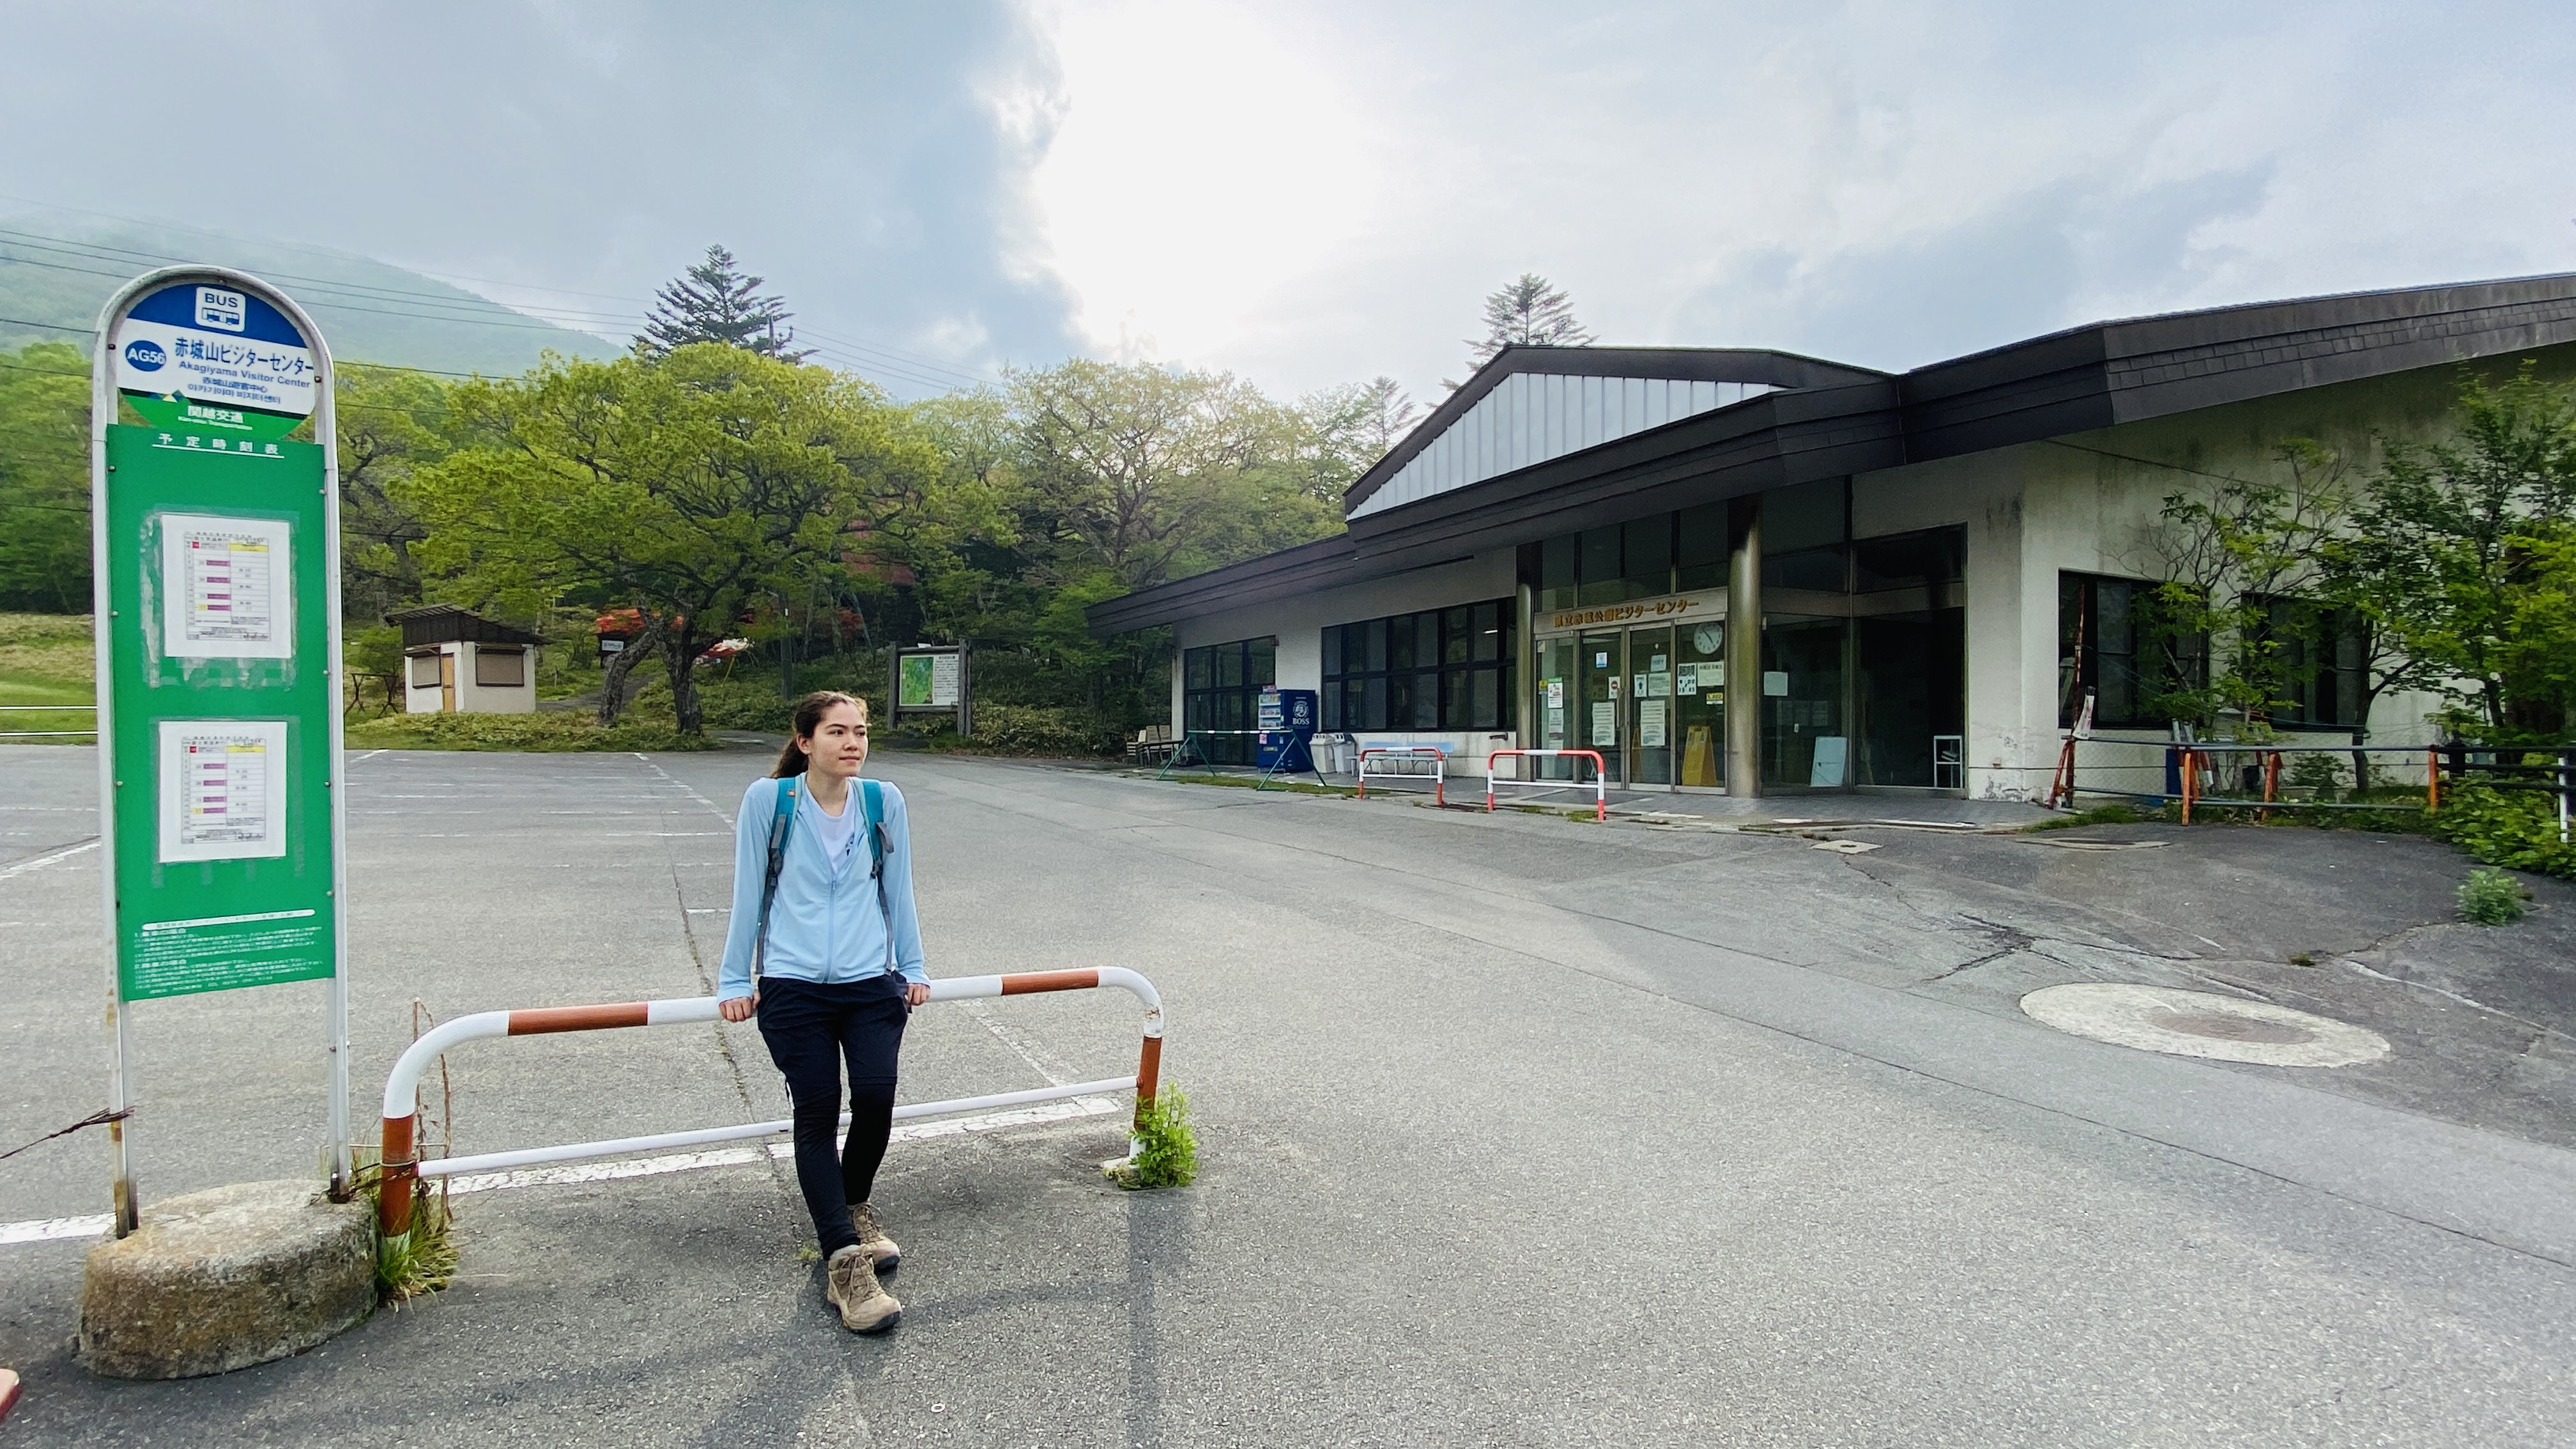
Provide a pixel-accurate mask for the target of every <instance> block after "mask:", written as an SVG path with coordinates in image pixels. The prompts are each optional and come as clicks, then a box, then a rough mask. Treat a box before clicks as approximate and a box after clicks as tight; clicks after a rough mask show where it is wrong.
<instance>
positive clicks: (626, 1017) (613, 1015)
mask: <svg viewBox="0 0 2576 1449" xmlns="http://www.w3.org/2000/svg"><path fill="white" fill-rule="evenodd" d="M645 1016H646V1013H645V1007H644V1003H643V1002H640V1001H623V1002H619V1003H618V1004H617V1005H615V1006H540V1007H535V1008H532V1009H530V1010H527V1011H514V1012H511V1013H510V1035H512V1036H541V1035H543V1034H545V1033H546V1032H550V1031H604V1030H606V1029H608V1028H610V1027H618V1026H643V1025H645V1024H646V1023H645Z"/></svg>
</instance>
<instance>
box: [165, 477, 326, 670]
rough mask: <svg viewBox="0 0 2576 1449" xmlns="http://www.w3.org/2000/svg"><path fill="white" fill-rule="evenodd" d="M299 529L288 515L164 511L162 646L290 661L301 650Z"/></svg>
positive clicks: (196, 655) (177, 653)
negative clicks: (297, 585)
mask: <svg viewBox="0 0 2576 1449" xmlns="http://www.w3.org/2000/svg"><path fill="white" fill-rule="evenodd" d="M291 535H292V528H291V526H290V525H289V524H288V523H286V521H285V520H283V519H269V518H219V517H214V516H211V515H206V514H193V513H165V514H163V515H162V516H161V614H162V618H161V652H162V654H163V655H164V656H166V657H168V658H172V659H284V658H287V657H289V656H290V655H292V654H293V653H294V652H295V605H294V597H295V568H294V559H293V555H292V548H293V544H292V541H291Z"/></svg>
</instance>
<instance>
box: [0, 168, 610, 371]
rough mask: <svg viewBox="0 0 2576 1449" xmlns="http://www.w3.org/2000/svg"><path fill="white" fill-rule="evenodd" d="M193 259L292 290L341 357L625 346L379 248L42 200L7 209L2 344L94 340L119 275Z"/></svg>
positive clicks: (443, 360) (0, 244) (458, 366)
mask: <svg viewBox="0 0 2576 1449" xmlns="http://www.w3.org/2000/svg"><path fill="white" fill-rule="evenodd" d="M185 262H196V263H202V264H205V265H210V266H221V267H230V268H232V269H234V270H236V271H244V272H248V273H250V274H252V275H253V276H256V277H258V278H260V279H261V280H263V281H266V282H268V283H269V284H270V285H272V286H274V287H276V288H278V289H279V290H280V291H283V292H285V293H286V295H287V296H289V297H291V298H293V299H294V300H295V302H296V303H297V304H298V305H300V306H302V307H303V308H304V309H305V310H306V311H307V312H308V313H310V314H311V315H312V317H313V320H314V322H315V324H316V325H318V326H319V327H320V328H321V329H322V334H323V337H324V338H325V339H326V340H327V341H328V342H329V343H330V346H331V353H332V355H333V356H334V357H336V358H339V359H341V360H343V361H348V362H365V363H376V364H379V365H387V366H395V367H410V368H419V369H422V370H425V371H431V372H449V373H460V374H461V373H482V374H484V375H486V376H503V375H510V374H516V373H521V372H525V371H526V370H528V369H529V368H531V367H534V366H536V365H537V363H538V361H539V360H540V358H541V357H542V356H543V355H544V354H545V353H546V352H549V351H553V352H560V353H567V354H570V355H573V356H579V357H607V356H614V355H615V354H616V353H618V352H620V351H622V350H623V349H622V348H621V347H620V346H619V345H618V344H617V343H615V342H611V341H608V340H607V339H605V338H602V337H598V336H596V335H593V334H591V333H588V332H583V331H579V330H577V329H574V328H570V327H566V326H563V325H561V324H559V323H556V322H553V321H550V320H548V319H546V318H543V317H537V316H533V315H531V314H529V313H526V312H521V311H517V310H515V309H513V308H510V307H506V306H503V305H502V304H501V303H498V302H495V301H493V300H491V299H490V298H488V297H484V296H481V295H479V294H477V293H474V292H470V291H467V290H466V289H465V288H463V287H460V286H457V285H455V284H454V283H451V282H445V281H441V280H439V279H438V278H436V277H432V276H428V275H425V274H423V273H420V272H415V271H412V270H410V269H408V268H405V267H400V266H396V265H394V264H392V263H390V262H381V261H377V260H375V259H374V258H372V257H363V256H358V255H356V254H353V253H345V252H338V251H332V250H325V249H322V248H313V247H303V246H296V245H291V244H288V243H284V242H276V241H269V240H264V239H260V238H252V237H239V236H233V235H231V234H228V233H220V232H209V231H203V230H199V229H196V228H182V227H175V226H167V225H159V224H155V223H150V222H141V221H126V220H121V219H113V218H100V217H95V216H87V215H78V214H73V213H66V212H59V211H50V210H43V209H33V210H10V211H0V349H6V350H14V349H16V348H19V347H23V346H25V345H26V344H28V343H30V342H39V341H51V342H71V343H73V344H75V345H77V346H80V347H81V348H83V349H84V350H86V349H87V347H88V345H89V338H90V335H91V332H92V329H93V328H95V327H96V326H97V323H98V311H99V308H100V306H102V305H103V304H104V303H105V302H106V301H107V298H108V297H109V295H110V294H112V293H113V292H114V291H115V290H116V289H117V288H118V287H119V286H120V285H122V284H123V283H124V282H126V281H127V280H130V279H131V278H134V277H138V276H141V275H143V274H144V273H145V272H148V271H151V270H153V269H154V268H156V267H163V266H170V265H175V264H180V263H185Z"/></svg>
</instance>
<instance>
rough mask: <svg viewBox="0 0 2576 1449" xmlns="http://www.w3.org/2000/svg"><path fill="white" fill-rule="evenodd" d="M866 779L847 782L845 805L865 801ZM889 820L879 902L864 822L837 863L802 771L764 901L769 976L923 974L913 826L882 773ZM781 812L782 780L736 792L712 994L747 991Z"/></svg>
mask: <svg viewBox="0 0 2576 1449" xmlns="http://www.w3.org/2000/svg"><path fill="white" fill-rule="evenodd" d="M862 788H864V787H863V786H862V785H861V784H860V783H859V782H858V781H856V780H852V781H851V782H850V803H849V806H848V808H849V809H852V810H860V809H863V808H864V805H863V802H862V801H861V799H860V797H859V792H860V790H861V789H862ZM877 789H878V790H879V791H880V792H881V794H880V798H881V799H882V801H883V802H884V812H885V819H884V824H885V827H886V837H887V841H886V853H885V905H884V907H883V909H880V908H879V907H878V905H877V883H876V881H875V880H874V879H872V878H870V876H869V875H868V842H867V836H866V830H867V825H866V823H865V821H864V820H861V821H859V822H856V825H857V828H858V830H859V832H860V835H859V838H858V839H857V840H856V841H854V842H852V844H851V847H850V854H849V858H848V860H847V861H846V862H845V863H844V864H843V865H842V866H841V868H840V869H838V870H834V869H833V866H832V862H831V860H830V859H829V858H828V857H826V855H825V854H824V850H823V830H822V826H821V821H820V817H821V815H822V809H823V807H821V806H819V805H817V804H815V803H814V798H813V795H812V793H811V792H810V791H808V790H807V789H806V788H805V786H804V782H803V781H802V780H799V781H798V782H797V789H796V821H795V823H794V824H793V825H792V826H791V827H790V828H789V829H788V832H787V852H786V856H785V858H784V859H783V860H782V861H781V863H780V865H779V869H778V895H777V897H776V898H775V899H774V900H772V901H771V902H770V905H769V953H768V955H767V956H765V957H764V958H762V961H761V967H760V969H761V973H762V974H763V975H765V976H792V977H794V978H795V979H797V980H799V981H820V982H833V981H860V980H865V979H866V978H868V977H870V976H876V975H879V974H882V973H883V972H885V971H886V970H887V969H889V966H890V965H891V966H892V967H894V968H897V969H900V970H901V971H902V973H903V976H904V979H905V980H907V981H920V982H925V983H926V982H928V981H929V979H930V977H929V976H928V975H927V974H926V973H925V972H924V971H923V969H922V959H921V921H920V918H919V917H917V916H916V915H914V914H913V908H912V833H911V831H910V829H909V828H908V827H907V824H906V817H905V815H904V809H903V792H901V791H899V790H897V789H895V787H894V786H892V785H889V784H886V783H885V782H883V781H879V782H878V784H877ZM777 816H778V782H777V781H776V780H765V779H764V780H754V781H752V782H751V788H749V789H747V790H745V791H743V792H742V809H741V810H740V811H739V812H737V813H736V814H735V816H734V822H733V924H732V925H731V926H730V927H728V928H727V929H726V931H725V952H724V966H723V967H722V969H720V970H719V971H718V972H717V973H716V999H717V1000H719V1001H730V1000H732V999H733V998H735V997H737V996H749V995H750V994H751V945H752V937H753V935H754V934H755V933H756V932H757V931H758V930H759V929H760V886H761V882H762V880H763V879H765V878H766V877H767V876H768V874H769V826H770V822H771V821H773V820H775V819H776V818H777ZM889 915H891V916H892V917H893V918H894V950H893V952H892V953H891V954H892V960H891V962H889V960H888V954H889V953H888V952H887V950H886V917H887V916H889Z"/></svg>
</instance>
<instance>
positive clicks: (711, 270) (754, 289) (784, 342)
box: [635, 246, 813, 362]
mask: <svg viewBox="0 0 2576 1449" xmlns="http://www.w3.org/2000/svg"><path fill="white" fill-rule="evenodd" d="M766 280H767V279H765V278H762V277H753V276H746V275H745V274H744V273H743V271H742V269H741V268H740V267H738V266H736V265H734V259H733V253H731V252H729V251H726V250H725V249H724V248H723V247H720V246H711V247H709V248H707V255H706V260H704V261H701V262H699V263H698V264H697V265H695V266H693V267H691V268H689V269H688V270H687V271H686V272H684V273H682V274H681V275H680V276H679V278H678V279H677V280H675V281H673V282H672V283H671V284H670V285H669V286H667V287H664V288H662V289H661V290H660V291H658V292H656V293H654V294H653V311H652V312H651V314H650V315H648V316H646V317H645V319H644V331H643V332H642V333H641V334H640V335H638V336H637V337H636V339H635V346H636V348H637V349H638V350H639V351H643V352H669V351H671V350H672V349H674V348H679V347H686V346H688V345H689V344H690V343H692V342H721V343H723V344H724V345H725V346H727V347H740V348H743V349H745V350H746V351H750V352H757V353H759V354H760V355H761V356H763V357H776V358H782V359H784V360H786V361H788V362H802V361H804V360H805V359H806V358H808V357H810V356H812V355H813V352H812V350H811V349H810V348H809V349H803V350H799V349H798V348H796V346H795V345H794V344H795V341H796V329H794V328H792V327H790V328H788V329H787V332H786V335H784V336H781V335H780V334H779V330H778V329H779V327H780V325H781V324H783V323H785V322H786V321H787V319H789V318H790V317H793V316H795V315H796V314H795V313H793V312H790V311H788V310H787V300H786V299H785V298H783V297H764V296H761V295H760V289H761V287H762V286H764V285H765V284H766Z"/></svg>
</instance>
